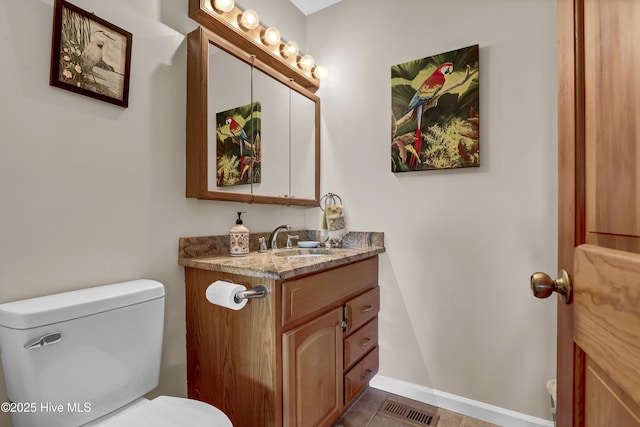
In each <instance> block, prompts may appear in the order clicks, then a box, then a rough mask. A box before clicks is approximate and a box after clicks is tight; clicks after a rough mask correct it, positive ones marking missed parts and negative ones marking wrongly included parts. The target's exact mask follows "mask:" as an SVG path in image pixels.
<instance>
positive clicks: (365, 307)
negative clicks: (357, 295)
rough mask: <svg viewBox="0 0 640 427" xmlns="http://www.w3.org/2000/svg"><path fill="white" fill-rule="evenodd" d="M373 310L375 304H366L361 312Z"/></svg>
mask: <svg viewBox="0 0 640 427" xmlns="http://www.w3.org/2000/svg"><path fill="white" fill-rule="evenodd" d="M371 310H373V306H372V305H366V306H364V307H362V310H360V313H368V312H370V311H371Z"/></svg>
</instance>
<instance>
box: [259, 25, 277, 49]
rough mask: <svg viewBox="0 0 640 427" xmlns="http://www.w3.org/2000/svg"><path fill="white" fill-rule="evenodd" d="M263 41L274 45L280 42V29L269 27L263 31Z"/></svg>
mask: <svg viewBox="0 0 640 427" xmlns="http://www.w3.org/2000/svg"><path fill="white" fill-rule="evenodd" d="M262 43H264V44H266V45H267V46H273V45H276V44H278V43H280V30H278V29H277V28H276V27H269V28H267V29H266V30H264V32H263V33H262Z"/></svg>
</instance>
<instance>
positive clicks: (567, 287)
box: [531, 270, 573, 304]
mask: <svg viewBox="0 0 640 427" xmlns="http://www.w3.org/2000/svg"><path fill="white" fill-rule="evenodd" d="M572 291H573V287H572V286H571V278H569V273H567V272H566V271H565V270H560V277H558V278H557V279H556V280H553V279H552V278H551V277H550V276H549V275H548V274H545V273H533V274H532V275H531V292H533V295H534V296H535V297H537V298H548V297H549V296H551V294H552V293H553V292H557V293H559V294H560V299H561V300H562V302H563V303H565V304H569V302H570V301H571V293H572Z"/></svg>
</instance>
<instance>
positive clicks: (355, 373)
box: [344, 347, 378, 405]
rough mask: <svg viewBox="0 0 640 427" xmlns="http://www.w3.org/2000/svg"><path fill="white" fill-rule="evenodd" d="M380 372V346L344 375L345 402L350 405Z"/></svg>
mask: <svg viewBox="0 0 640 427" xmlns="http://www.w3.org/2000/svg"><path fill="white" fill-rule="evenodd" d="M377 372H378V347H376V348H374V349H373V350H371V352H370V353H369V354H367V355H366V356H365V358H364V359H362V360H361V361H360V362H359V363H358V364H357V365H356V366H354V367H353V368H351V370H350V371H349V372H347V374H346V375H345V376H344V403H345V405H349V404H350V403H351V402H352V401H353V399H355V398H356V397H357V396H358V395H359V394H360V392H361V391H362V390H363V389H364V388H365V387H366V386H367V384H369V381H370V380H371V378H373V376H374V375H375V374H376V373H377Z"/></svg>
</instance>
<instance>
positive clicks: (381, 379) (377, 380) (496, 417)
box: [369, 375, 554, 427]
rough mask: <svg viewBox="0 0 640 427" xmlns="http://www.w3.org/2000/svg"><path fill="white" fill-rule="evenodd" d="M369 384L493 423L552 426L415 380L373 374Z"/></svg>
mask: <svg viewBox="0 0 640 427" xmlns="http://www.w3.org/2000/svg"><path fill="white" fill-rule="evenodd" d="M369 385H370V386H371V387H373V388H377V389H379V390H383V391H386V392H388V393H393V394H397V395H399V396H402V397H406V398H409V399H412V400H416V401H418V402H422V403H426V404H428V405H433V406H437V407H438V408H442V409H446V410H448V411H452V412H456V413H458V414H462V415H466V416H468V417H472V418H476V419H479V420H482V421H486V422H489V423H492V424H497V425H499V426H504V427H541V426H544V427H553V426H554V423H553V421H549V420H544V419H542V418H536V417H532V416H530V415H526V414H522V413H520V412H515V411H511V410H509V409H504V408H500V407H498V406H493V405H489V404H486V403H482V402H478V401H476V400H471V399H467V398H466V397H461V396H456V395H455V394H451V393H446V392H444V391H439V390H434V389H432V388H429V387H424V386H421V385H417V384H412V383H408V382H406V381H400V380H396V379H393V378H389V377H385V376H382V375H376V376H375V377H373V378H372V379H371V382H370V383H369Z"/></svg>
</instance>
